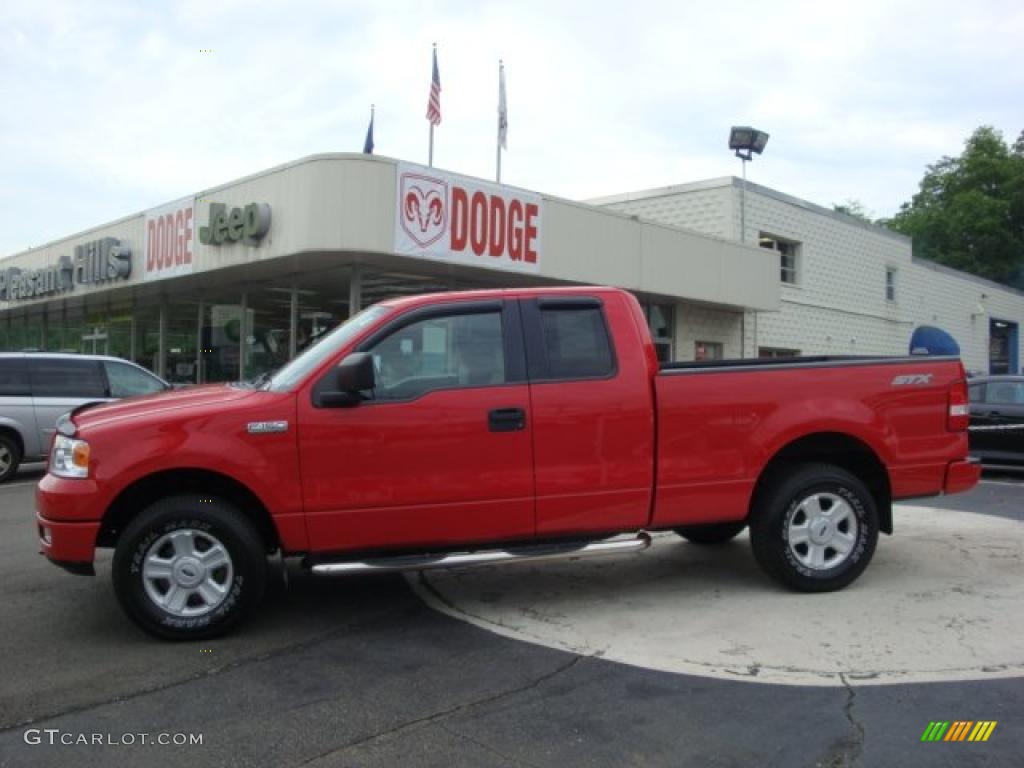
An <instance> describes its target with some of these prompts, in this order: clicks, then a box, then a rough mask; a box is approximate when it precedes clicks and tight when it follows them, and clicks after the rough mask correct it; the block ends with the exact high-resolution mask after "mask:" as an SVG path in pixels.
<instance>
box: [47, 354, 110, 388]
mask: <svg viewBox="0 0 1024 768" xmlns="http://www.w3.org/2000/svg"><path fill="white" fill-rule="evenodd" d="M29 368H30V371H31V378H32V394H33V396H34V397H74V398H85V397H107V382H106V380H105V379H104V376H103V371H102V370H101V369H100V363H99V361H98V360H80V359H75V358H73V357H63V358H61V357H51V358H46V357H42V358H36V359H32V360H31V364H30V366H29Z"/></svg>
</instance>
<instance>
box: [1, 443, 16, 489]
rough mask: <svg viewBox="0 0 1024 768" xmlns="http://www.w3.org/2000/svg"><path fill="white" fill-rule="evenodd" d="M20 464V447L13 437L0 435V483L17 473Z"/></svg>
mask: <svg viewBox="0 0 1024 768" xmlns="http://www.w3.org/2000/svg"><path fill="white" fill-rule="evenodd" d="M19 464H21V449H20V448H19V447H18V443H17V441H16V440H14V438H12V437H10V436H9V435H0V483H5V482H7V481H8V480H10V479H11V478H12V477H14V476H15V475H16V474H17V473H18V465H19Z"/></svg>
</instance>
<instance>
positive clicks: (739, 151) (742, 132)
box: [729, 125, 768, 161]
mask: <svg viewBox="0 0 1024 768" xmlns="http://www.w3.org/2000/svg"><path fill="white" fill-rule="evenodd" d="M767 143H768V134H767V133H765V132H764V131H759V130H757V129H756V128H751V127H750V126H749V125H734V126H733V127H732V130H731V131H729V149H731V150H734V151H735V152H736V157H738V158H740V159H741V160H744V161H746V160H752V159H753V153H757V154H759V155H760V154H761V153H762V152H764V147H765V145H766V144H767Z"/></svg>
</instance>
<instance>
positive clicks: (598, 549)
mask: <svg viewBox="0 0 1024 768" xmlns="http://www.w3.org/2000/svg"><path fill="white" fill-rule="evenodd" d="M649 546H651V537H650V536H648V535H647V534H646V533H645V532H644V531H640V532H639V533H638V534H637V535H636V537H635V538H632V539H606V540H604V541H595V542H592V543H590V544H585V545H583V546H580V545H578V544H576V545H572V546H565V545H557V544H554V545H539V546H532V547H529V546H528V547H519V548H516V549H509V550H505V549H487V550H480V551H478V552H452V553H450V554H446V555H436V556H429V555H428V556H424V555H400V556H396V557H379V558H374V559H372V560H361V561H355V560H349V561H341V562H331V563H316V564H314V565H313V566H311V568H310V570H312V572H313V573H314V574H316V575H318V576H336V575H340V574H350V573H397V572H400V571H432V570H435V569H439V568H461V567H466V566H474V565H504V564H506V563H527V562H529V563H539V562H544V561H545V560H576V559H579V558H584V557H598V556H600V555H617V554H624V553H627V552H642V551H643V550H645V549H647V548H648V547H649Z"/></svg>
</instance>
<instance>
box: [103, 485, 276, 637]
mask: <svg viewBox="0 0 1024 768" xmlns="http://www.w3.org/2000/svg"><path fill="white" fill-rule="evenodd" d="M172 537H173V538H172ZM177 541H181V542H183V544H182V546H186V545H187V544H188V543H190V542H191V543H192V544H191V546H192V549H193V553H194V554H193V555H185V556H179V555H178V553H177V552H178V551H177V546H178V545H177V543H176V542H177ZM211 542H215V543H216V544H219V545H221V547H222V548H223V550H226V553H227V556H228V557H227V565H221V566H219V567H217V568H208V567H206V566H204V565H203V560H202V558H206V557H208V556H209V557H216V558H218V559H220V558H219V555H218V553H217V552H216V550H215V549H214V545H212V544H211ZM201 547H205V549H203V550H202V551H200V548H201ZM147 556H152V557H157V556H162V557H168V558H171V560H169V561H168V562H173V563H175V565H174V566H173V567H170V568H169V571H170V572H171V573H177V574H178V577H176V578H182V579H184V578H186V577H187V578H189V579H192V578H193V577H194V578H196V579H199V580H200V581H201V585H200V584H194V585H192V586H191V587H190V588H189V589H183V590H182V591H184V592H190V589H191V592H190V593H189V596H188V601H187V602H186V604H185V605H183V606H181V609H180V610H178V611H177V612H175V611H173V610H171V609H170V607H167V608H165V607H164V606H161V605H160V604H159V603H158V602H157V601H156V599H155V598H154V596H153V595H154V594H156V595H157V597H164V598H166V599H170V597H171V590H172V588H174V589H175V590H179V589H182V587H181V586H180V585H177V584H175V583H174V582H172V580H171V578H167V579H161V578H156V579H153V578H149V579H147V578H144V577H143V565H144V564H145V563H146V562H147ZM161 562H162V561H161ZM210 562H211V564H213V562H214V561H213V560H212V559H211V561H210ZM163 567H167V566H163ZM175 569H178V570H177V571H176V570H175ZM113 579H114V591H115V592H116V594H117V599H118V601H119V602H120V603H121V607H122V608H123V609H124V611H125V612H126V613H127V614H128V616H129V617H131V619H132V620H133V621H135V623H137V624H138V625H139V626H140V627H142V628H143V629H144V630H145V631H146V632H149V633H150V634H151V635H155V636H156V637H159V638H162V639H164V640H204V639H207V638H211V637H215V636H217V635H222V634H224V633H225V632H227V631H228V630H229V629H231V628H232V627H234V626H235V625H236V624H238V623H239V622H240V621H242V620H243V619H244V618H245V617H246V616H248V615H249V614H250V613H251V612H252V611H253V610H254V609H255V608H256V606H257V605H258V604H259V602H260V600H261V599H262V597H263V590H264V588H265V586H266V581H267V557H266V551H265V547H264V545H263V542H262V540H261V539H260V536H259V534H258V533H257V531H256V529H255V528H254V527H253V525H252V523H250V522H249V520H248V519H247V518H246V517H245V516H244V515H243V514H242V513H241V512H239V511H238V510H237V509H236V508H235V507H233V506H232V505H230V504H228V503H227V502H225V501H223V500H221V499H217V498H203V497H200V496H192V495H187V496H185V495H183V496H171V497H168V498H165V499H161V500H160V501H157V502H156V503H154V504H153V505H151V506H150V507H148V508H147V509H145V510H144V511H143V512H142V513H141V514H139V515H138V516H137V517H136V518H135V519H134V520H132V521H131V523H130V524H129V525H128V527H127V528H125V530H124V533H122V534H121V537H120V539H119V540H118V542H117V549H116V550H115V552H114V563H113ZM210 581H212V582H213V583H214V584H215V585H216V586H217V587H218V588H219V589H220V591H221V593H222V594H223V597H221V598H219V599H220V600H221V602H219V603H218V602H215V601H210V602H207V601H205V600H204V599H203V596H202V595H200V594H198V592H195V590H196V589H198V588H199V587H200V586H206V585H207V584H208V583H209V582H210ZM161 592H163V594H162V595H161V594H160V593H161ZM189 611H191V612H193V613H192V615H185V614H187V613H188V612H189ZM203 611H205V612H203ZM197 612H198V613H197Z"/></svg>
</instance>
